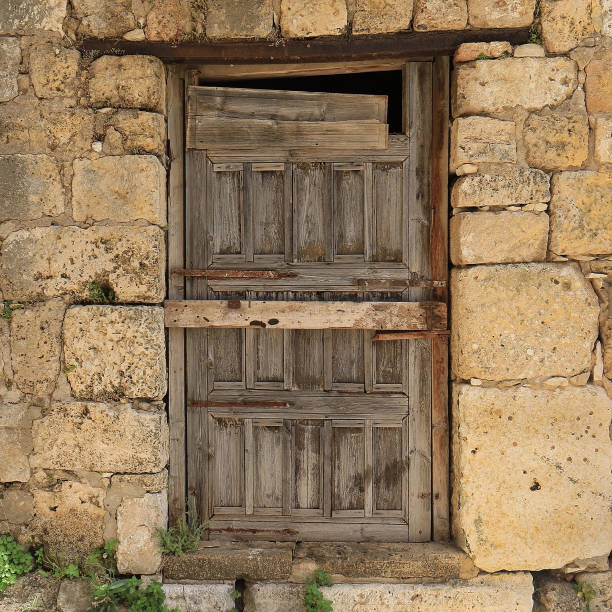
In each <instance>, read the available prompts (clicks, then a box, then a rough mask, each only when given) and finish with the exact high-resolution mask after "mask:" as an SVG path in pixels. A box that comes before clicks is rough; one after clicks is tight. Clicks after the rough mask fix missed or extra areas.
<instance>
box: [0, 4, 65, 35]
mask: <svg viewBox="0 0 612 612" xmlns="http://www.w3.org/2000/svg"><path fill="white" fill-rule="evenodd" d="M64 17H66V0H45V1H44V2H41V0H4V1H3V2H1V3H0V34H13V33H25V32H30V31H32V30H51V31H54V32H61V31H62V24H63V22H64Z"/></svg>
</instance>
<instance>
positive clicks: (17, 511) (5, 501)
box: [0, 489, 34, 525]
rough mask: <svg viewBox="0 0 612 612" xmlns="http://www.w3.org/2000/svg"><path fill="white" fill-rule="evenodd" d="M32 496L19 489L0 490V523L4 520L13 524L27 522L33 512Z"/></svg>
mask: <svg viewBox="0 0 612 612" xmlns="http://www.w3.org/2000/svg"><path fill="white" fill-rule="evenodd" d="M33 502H34V497H33V496H32V494H31V493H29V492H28V491H22V490H20V489H3V490H0V523H1V522H2V521H6V522H8V523H12V524H13V525H22V524H23V523H27V522H28V521H29V520H30V519H31V518H32V514H33V512H34V505H33Z"/></svg>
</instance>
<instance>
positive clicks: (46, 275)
mask: <svg viewBox="0 0 612 612" xmlns="http://www.w3.org/2000/svg"><path fill="white" fill-rule="evenodd" d="M165 258H166V253H165V242H164V233H163V231H162V230H161V229H159V228H158V227H151V226H149V227H138V228H135V227H126V226H105V227H92V228H89V229H85V230H84V229H80V228H78V227H57V226H55V227H37V228H34V229H31V230H19V231H17V232H13V233H11V234H9V236H8V237H7V238H6V239H5V240H4V243H3V245H2V263H1V264H0V289H1V290H2V292H3V294H4V298H5V299H10V300H26V301H27V300H34V299H44V298H47V297H54V296H59V295H68V296H70V297H71V298H73V299H81V300H83V299H87V298H88V297H89V289H88V285H89V283H90V282H91V281H93V280H94V279H101V280H102V281H103V282H105V283H107V284H108V285H109V286H110V287H112V289H113V290H114V292H115V295H116V298H117V300H118V301H120V302H160V301H161V300H162V299H163V297H164V293H165V282H164V276H165Z"/></svg>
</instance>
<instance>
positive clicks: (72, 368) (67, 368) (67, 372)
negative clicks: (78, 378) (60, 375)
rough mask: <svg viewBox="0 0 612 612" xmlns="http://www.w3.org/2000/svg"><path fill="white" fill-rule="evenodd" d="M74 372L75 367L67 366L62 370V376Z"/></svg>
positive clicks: (72, 364) (72, 365)
mask: <svg viewBox="0 0 612 612" xmlns="http://www.w3.org/2000/svg"><path fill="white" fill-rule="evenodd" d="M75 370H76V366H75V365H74V363H71V364H70V365H67V366H66V367H65V368H64V374H70V372H74V371H75Z"/></svg>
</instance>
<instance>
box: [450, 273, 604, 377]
mask: <svg viewBox="0 0 612 612" xmlns="http://www.w3.org/2000/svg"><path fill="white" fill-rule="evenodd" d="M451 296H452V299H451V320H452V321H453V326H452V335H451V354H452V369H453V372H454V373H455V375H456V376H457V377H458V378H461V379H464V380H467V379H470V378H481V379H483V380H514V379H522V378H537V377H551V376H573V375H575V374H579V373H581V372H584V371H585V370H587V369H590V368H591V351H592V349H593V345H594V343H595V340H596V339H597V334H598V317H599V304H598V301H597V297H596V296H595V293H594V291H593V288H592V287H591V285H590V283H589V282H588V281H587V280H586V279H585V278H584V276H583V275H582V273H581V272H580V270H579V268H578V267H577V266H574V265H571V264H553V263H541V264H539V263H532V264H511V265H496V266H476V267H473V268H466V269H461V270H460V269H457V270H453V271H452V273H451ZM568 313H571V316H569V315H568Z"/></svg>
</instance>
